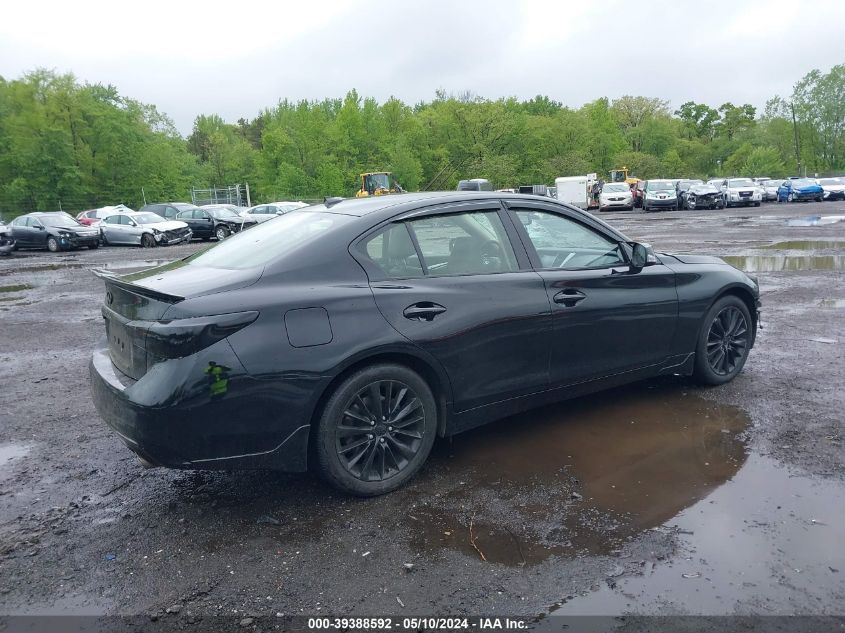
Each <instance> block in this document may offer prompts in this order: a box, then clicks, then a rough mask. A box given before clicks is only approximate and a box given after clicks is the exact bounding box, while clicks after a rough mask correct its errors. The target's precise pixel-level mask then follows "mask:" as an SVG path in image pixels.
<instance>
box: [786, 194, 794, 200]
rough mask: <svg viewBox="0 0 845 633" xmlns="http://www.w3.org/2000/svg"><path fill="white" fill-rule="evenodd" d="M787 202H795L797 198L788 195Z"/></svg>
mask: <svg viewBox="0 0 845 633" xmlns="http://www.w3.org/2000/svg"><path fill="white" fill-rule="evenodd" d="M786 201H787V202H795V196H793V195H792V194H791V193H788V194H786Z"/></svg>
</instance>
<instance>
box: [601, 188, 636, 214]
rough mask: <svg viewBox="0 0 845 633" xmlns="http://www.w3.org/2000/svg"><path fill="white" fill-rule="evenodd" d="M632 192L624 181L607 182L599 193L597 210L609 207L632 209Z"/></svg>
mask: <svg viewBox="0 0 845 633" xmlns="http://www.w3.org/2000/svg"><path fill="white" fill-rule="evenodd" d="M633 208H634V194H632V193H631V187H630V186H629V185H627V184H626V183H624V182H607V183H605V184H604V186H603V187H602V188H601V193H600V194H599V211H608V210H610V209H629V210H630V209H633Z"/></svg>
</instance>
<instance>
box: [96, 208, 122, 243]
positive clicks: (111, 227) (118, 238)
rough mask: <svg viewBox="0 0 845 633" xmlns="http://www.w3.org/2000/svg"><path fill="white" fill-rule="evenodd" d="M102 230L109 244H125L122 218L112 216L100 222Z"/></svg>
mask: <svg viewBox="0 0 845 633" xmlns="http://www.w3.org/2000/svg"><path fill="white" fill-rule="evenodd" d="M100 230H101V231H102V232H103V237H105V238H106V241H107V242H108V243H109V244H123V234H122V233H121V231H120V216H119V215H110V216H108V217H107V218H105V219H103V221H102V222H100Z"/></svg>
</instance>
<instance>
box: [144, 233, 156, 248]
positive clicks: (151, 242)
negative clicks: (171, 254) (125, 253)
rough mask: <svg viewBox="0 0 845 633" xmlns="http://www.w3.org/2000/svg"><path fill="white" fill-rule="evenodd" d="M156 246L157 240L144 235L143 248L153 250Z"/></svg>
mask: <svg viewBox="0 0 845 633" xmlns="http://www.w3.org/2000/svg"><path fill="white" fill-rule="evenodd" d="M155 245H156V241H155V238H154V237H153V236H152V235H150V234H149V233H144V234H143V235H142V236H141V248H152V247H153V246H155Z"/></svg>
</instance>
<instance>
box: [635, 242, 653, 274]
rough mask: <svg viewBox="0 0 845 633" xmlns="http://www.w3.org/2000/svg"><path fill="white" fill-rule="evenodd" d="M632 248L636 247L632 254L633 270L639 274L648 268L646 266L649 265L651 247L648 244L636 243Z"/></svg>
mask: <svg viewBox="0 0 845 633" xmlns="http://www.w3.org/2000/svg"><path fill="white" fill-rule="evenodd" d="M632 246H633V247H634V250H633V252H632V253H631V270H632V271H635V272H639V271H640V270H642V269H643V268H645V267H646V264H648V256H649V250H650V247H649V246H648V245H646V244H640V243H639V242H634V243H633V244H632Z"/></svg>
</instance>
